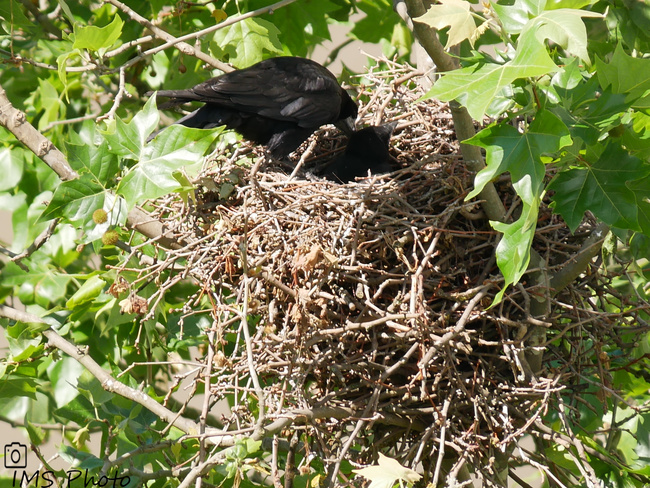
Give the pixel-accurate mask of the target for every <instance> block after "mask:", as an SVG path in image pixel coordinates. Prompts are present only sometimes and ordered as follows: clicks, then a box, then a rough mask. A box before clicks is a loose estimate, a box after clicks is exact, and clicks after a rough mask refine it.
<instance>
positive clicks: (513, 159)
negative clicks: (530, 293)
mask: <svg viewBox="0 0 650 488" xmlns="http://www.w3.org/2000/svg"><path fill="white" fill-rule="evenodd" d="M452 4H453V3H452ZM449 5H450V4H449V3H444V4H442V5H440V6H436V5H434V6H433V7H431V9H430V10H429V12H428V13H427V14H426V15H424V16H423V17H421V18H420V19H419V21H421V22H426V23H429V24H430V25H432V26H434V27H444V26H450V29H449V36H450V37H449V39H452V38H453V40H454V42H451V41H450V42H449V43H451V44H453V43H460V42H462V41H464V40H471V41H472V42H474V38H475V37H476V34H477V32H478V29H475V28H468V18H467V16H458V15H457V13H456V11H451V12H446V11H445V10H444V9H446V8H449ZM584 5H590V4H587V3H585V4H584ZM584 5H578V7H581V6H584ZM568 7H569V5H568V4H567V5H565V4H563V3H553V2H548V3H544V2H533V1H528V0H517V1H515V2H514V4H512V5H509V4H503V5H502V4H499V3H495V4H494V5H493V9H494V15H493V16H491V17H489V18H488V17H486V18H485V19H484V21H483V22H484V23H488V24H491V26H493V27H495V28H496V29H497V31H498V32H500V33H501V41H502V42H503V43H504V44H505V46H507V50H506V51H505V52H498V53H497V56H496V58H491V57H489V56H487V55H484V54H482V55H478V54H477V55H475V56H473V57H468V58H465V59H462V60H461V64H462V67H461V68H460V69H458V70H455V71H452V72H449V73H445V74H443V75H442V77H441V79H440V80H439V81H437V82H436V83H435V84H434V85H433V87H432V89H431V90H430V92H429V93H428V94H427V97H437V98H441V99H443V100H453V99H455V100H457V101H459V102H460V103H461V104H463V105H464V106H466V107H467V110H468V111H469V113H470V115H471V116H472V117H473V118H475V119H478V120H480V119H482V118H483V116H484V115H489V116H491V117H493V118H496V119H497V121H495V122H493V123H492V124H491V125H489V126H488V127H486V128H485V129H483V130H482V131H481V132H480V133H479V134H477V135H476V136H475V137H473V138H471V139H469V140H467V141H466V142H467V143H468V144H474V145H478V146H481V147H483V148H485V149H486V151H487V161H486V163H487V167H486V168H485V169H484V170H482V171H480V172H479V173H478V175H477V177H476V187H475V190H474V191H472V192H470V194H469V195H468V198H472V197H474V196H476V195H477V194H478V193H479V192H480V191H481V190H482V189H483V187H484V186H485V184H486V183H487V182H489V181H492V180H494V179H495V178H497V177H498V176H499V175H501V174H503V173H505V172H509V173H510V175H511V177H512V181H513V187H514V189H515V191H516V192H517V195H518V196H519V197H520V198H521V200H522V211H521V215H520V217H519V218H518V219H517V221H516V222H515V223H513V224H503V223H493V226H494V228H495V229H496V230H498V231H499V232H502V233H503V239H502V240H501V243H500V244H499V246H498V248H497V262H498V264H499V268H500V269H501V271H502V272H503V274H504V277H505V285H506V286H507V285H509V284H512V283H516V282H518V281H519V279H520V278H521V277H522V276H523V274H524V273H525V272H526V269H527V267H528V263H529V249H530V243H531V242H532V238H533V235H534V233H535V228H536V226H535V223H536V221H537V212H538V208H539V206H540V204H541V202H542V198H543V197H544V195H545V193H546V192H547V191H549V190H552V191H553V192H554V196H552V199H553V208H554V209H555V211H557V212H558V213H559V214H561V215H562V217H563V218H564V219H565V220H566V221H567V223H568V224H569V227H570V228H571V230H573V231H575V230H576V228H577V227H578V225H579V224H580V222H581V221H582V219H583V217H584V214H585V212H586V211H591V212H592V213H593V214H594V215H595V216H596V217H597V218H599V219H601V220H602V221H604V222H606V223H608V224H610V225H611V226H613V227H617V228H620V229H625V230H629V231H634V232H646V233H647V229H642V227H641V221H640V220H639V218H638V216H637V214H638V212H637V208H638V207H639V204H638V202H641V201H643V200H644V199H645V198H647V197H648V196H650V195H648V194H647V193H645V194H640V193H638V192H635V191H632V190H631V189H632V188H638V187H635V182H639V181H642V180H644V179H645V178H646V176H647V175H648V169H649V168H650V166H649V165H648V161H647V160H646V161H643V160H642V159H640V158H638V157H637V156H636V154H639V149H636V148H635V145H627V144H624V143H623V141H622V139H623V138H629V139H635V138H638V137H639V136H640V134H639V132H637V131H635V129H634V126H633V124H631V123H630V121H631V120H634V119H636V118H638V117H641V118H644V117H645V114H644V113H643V112H640V110H642V109H643V107H645V106H646V99H647V93H648V82H649V79H648V76H647V72H648V71H647V69H648V68H649V66H648V63H649V62H650V60H646V59H641V58H635V57H632V56H630V55H628V54H626V53H625V49H624V46H623V43H621V42H618V41H617V40H616V39H615V38H614V37H612V39H611V43H612V46H614V49H613V52H611V53H609V56H610V59H609V61H608V62H604V61H603V60H602V59H601V56H600V53H599V49H595V47H598V48H600V46H595V45H594V42H593V41H591V40H590V37H589V35H588V32H587V26H589V27H591V28H592V29H594V30H595V29H597V28H598V27H602V24H603V23H604V22H605V19H602V18H601V16H600V15H599V14H598V13H596V12H593V11H587V10H578V9H577V8H568ZM571 7H575V6H574V5H572V6H571ZM594 10H596V9H594ZM474 15H477V14H474ZM434 18H435V20H434ZM583 19H593V22H594V23H590V24H587V25H585V22H584V20H583ZM472 22H473V20H472ZM595 22H598V23H597V24H596V23H595ZM461 32H462V34H461ZM546 41H548V42H550V43H552V45H553V46H554V50H549V48H548V47H547V45H546ZM449 43H448V44H449ZM592 65H594V66H592ZM594 68H595V69H594ZM644 69H645V70H646V71H644V74H642V72H641V71H642V70H644ZM622 73H625V75H623V77H624V78H625V81H623V80H620V79H618V77H619V76H621V75H622ZM628 74H630V76H628ZM540 129H541V130H540ZM632 134H634V135H632ZM643 134H644V135H643V136H642V137H644V138H645V132H643ZM646 159H647V158H646ZM550 164H552V165H554V166H556V167H557V172H556V176H555V178H554V179H553V181H551V182H550V183H549V182H547V181H546V180H545V175H546V168H545V166H547V165H550ZM639 190H640V188H639ZM643 191H644V190H641V192H643ZM502 292H503V290H502ZM501 296H502V294H500V295H499V296H498V298H500V297H501Z"/></svg>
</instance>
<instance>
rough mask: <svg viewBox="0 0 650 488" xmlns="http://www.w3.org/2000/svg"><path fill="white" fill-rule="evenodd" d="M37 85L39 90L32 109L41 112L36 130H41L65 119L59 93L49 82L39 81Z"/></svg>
mask: <svg viewBox="0 0 650 488" xmlns="http://www.w3.org/2000/svg"><path fill="white" fill-rule="evenodd" d="M38 85H39V90H38V93H36V94H35V103H34V107H35V108H36V110H39V111H41V110H42V111H43V113H42V115H41V118H40V119H39V120H38V129H39V130H43V129H44V128H45V127H47V126H48V125H50V123H52V122H56V121H58V120H61V119H63V118H65V117H63V114H64V113H65V106H64V104H63V102H62V100H61V96H60V95H59V92H58V91H57V89H56V88H55V87H54V85H53V84H52V83H51V82H50V81H48V80H44V79H39V80H38Z"/></svg>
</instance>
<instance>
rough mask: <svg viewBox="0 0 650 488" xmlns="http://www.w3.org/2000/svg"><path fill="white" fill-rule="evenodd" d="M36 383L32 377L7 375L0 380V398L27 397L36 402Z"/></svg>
mask: <svg viewBox="0 0 650 488" xmlns="http://www.w3.org/2000/svg"><path fill="white" fill-rule="evenodd" d="M37 386H38V381H37V380H36V379H35V378H34V377H32V376H24V375H19V374H8V375H6V376H3V377H2V378H0V398H13V397H29V398H32V399H33V400H36V387H37Z"/></svg>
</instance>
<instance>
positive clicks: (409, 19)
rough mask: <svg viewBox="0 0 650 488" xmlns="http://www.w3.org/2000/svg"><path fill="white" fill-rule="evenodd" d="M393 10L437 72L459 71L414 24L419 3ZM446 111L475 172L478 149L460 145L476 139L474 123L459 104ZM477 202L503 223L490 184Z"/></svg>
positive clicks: (433, 36) (402, 2)
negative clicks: (474, 137)
mask: <svg viewBox="0 0 650 488" xmlns="http://www.w3.org/2000/svg"><path fill="white" fill-rule="evenodd" d="M393 6H394V8H395V11H396V12H397V13H398V14H399V15H400V16H401V17H402V19H403V20H404V21H405V22H406V24H407V25H408V26H409V27H411V28H412V30H413V33H414V34H415V37H416V38H417V40H418V41H419V42H420V44H421V45H422V47H423V48H424V49H425V50H426V52H427V54H428V55H429V57H430V58H431V59H432V60H433V62H434V63H435V65H436V67H437V68H438V70H439V71H441V72H446V71H453V70H455V69H458V67H459V65H458V62H457V61H456V59H454V58H453V57H452V56H450V55H449V54H447V53H446V52H445V49H444V47H443V46H442V44H441V43H440V40H439V39H438V35H437V33H436V30H435V29H434V28H432V27H430V26H429V25H427V24H424V23H422V22H414V21H413V19H414V18H416V17H420V16H421V15H424V14H425V13H426V9H425V8H424V4H423V3H422V1H421V0H394V3H393ZM449 107H450V108H451V115H452V118H453V121H454V129H455V131H456V137H457V138H458V141H460V142H461V144H460V151H461V153H462V155H463V161H464V162H465V164H466V165H467V167H468V168H469V169H470V170H472V171H475V172H478V171H480V170H482V169H483V168H484V167H485V162H484V161H483V155H482V154H481V149H480V148H479V147H478V146H470V145H468V144H463V143H462V141H464V140H466V139H469V138H470V137H472V136H474V135H476V131H475V130H474V121H473V120H472V118H471V117H470V115H469V113H468V112H467V110H466V109H465V108H464V107H461V105H460V104H459V103H457V102H451V103H450V104H449ZM479 199H480V200H482V204H481V205H482V207H483V210H484V211H485V213H486V214H487V216H488V218H489V219H490V220H496V221H499V222H503V221H504V218H505V215H506V209H505V207H504V206H503V203H502V202H501V199H500V198H499V194H498V193H497V191H496V189H495V188H494V185H493V184H492V183H488V184H487V185H485V188H484V189H483V191H482V192H481V193H480V194H479Z"/></svg>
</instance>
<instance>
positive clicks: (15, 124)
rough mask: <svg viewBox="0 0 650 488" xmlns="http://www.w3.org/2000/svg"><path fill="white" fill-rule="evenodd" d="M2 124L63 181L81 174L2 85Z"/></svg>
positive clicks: (0, 122)
mask: <svg viewBox="0 0 650 488" xmlns="http://www.w3.org/2000/svg"><path fill="white" fill-rule="evenodd" d="M0 125H2V126H3V127H6V128H7V129H8V130H9V132H11V133H12V134H13V135H14V136H16V139H18V140H19V141H20V142H22V143H23V144H24V145H25V146H27V147H28V148H29V149H30V150H31V151H32V152H33V153H34V154H36V155H37V156H38V157H39V158H41V159H42V160H43V162H44V163H45V164H47V165H48V166H49V167H50V168H52V169H53V170H54V172H55V173H56V174H58V175H59V177H60V178H61V179H62V180H63V181H69V180H73V179H75V178H77V177H78V176H79V175H78V174H77V172H76V171H75V170H73V169H72V168H71V167H70V165H69V164H68V161H67V159H66V158H65V156H64V155H63V153H62V152H61V151H59V150H58V149H57V148H56V147H55V146H54V144H52V142H51V141H50V140H49V139H47V138H46V137H45V136H44V135H43V134H41V133H40V132H39V131H37V130H36V129H35V128H34V126H33V125H32V124H30V123H29V122H28V121H27V116H26V115H25V113H24V112H21V111H20V110H18V109H17V108H15V107H14V106H13V105H12V104H11V102H10V101H9V98H7V92H6V91H5V89H4V88H2V86H1V85H0Z"/></svg>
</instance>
